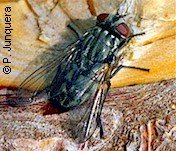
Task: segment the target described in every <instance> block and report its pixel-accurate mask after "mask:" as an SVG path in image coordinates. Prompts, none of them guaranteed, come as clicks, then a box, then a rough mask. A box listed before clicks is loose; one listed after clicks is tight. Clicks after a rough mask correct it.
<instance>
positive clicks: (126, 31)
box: [116, 23, 130, 38]
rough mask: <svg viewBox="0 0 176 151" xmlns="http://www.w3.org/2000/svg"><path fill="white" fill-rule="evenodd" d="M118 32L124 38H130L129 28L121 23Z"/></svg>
mask: <svg viewBox="0 0 176 151" xmlns="http://www.w3.org/2000/svg"><path fill="white" fill-rule="evenodd" d="M116 29H117V31H118V32H119V33H120V34H122V35H123V36H125V37H126V38H127V37H129V35H130V29H129V28H128V26H127V25H126V24H125V23H120V24H119V25H118V26H117V27H116Z"/></svg>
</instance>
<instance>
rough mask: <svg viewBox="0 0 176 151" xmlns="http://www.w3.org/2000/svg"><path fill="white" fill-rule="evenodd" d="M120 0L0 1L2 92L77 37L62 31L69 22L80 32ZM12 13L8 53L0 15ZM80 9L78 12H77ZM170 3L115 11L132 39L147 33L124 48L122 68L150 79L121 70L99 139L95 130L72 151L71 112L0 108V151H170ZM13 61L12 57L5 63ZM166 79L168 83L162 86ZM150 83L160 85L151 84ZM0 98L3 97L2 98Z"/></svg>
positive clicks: (174, 29)
mask: <svg viewBox="0 0 176 151" xmlns="http://www.w3.org/2000/svg"><path fill="white" fill-rule="evenodd" d="M120 2H121V1H120V0H119V1H116V0H102V1H99V0H87V1H85V0H79V1H77V0H58V1H50V0H48V1H40V0H35V1H30V0H28V1H24V0H1V1H0V60H3V58H8V59H9V60H10V61H11V62H12V63H11V64H10V67H11V68H12V72H11V73H10V74H4V73H3V72H2V69H3V67H4V64H3V63H2V61H0V69H1V72H0V86H6V87H8V86H12V87H18V86H19V84H20V83H21V82H22V81H23V80H24V79H25V77H27V76H28V75H29V74H30V73H32V72H33V71H35V70H36V69H37V67H38V66H40V65H42V64H43V63H44V62H47V61H48V60H49V59H50V58H52V57H53V56H55V54H56V53H57V52H56V51H55V50H56V49H57V50H63V49H64V48H65V47H66V46H67V45H68V44H70V43H72V42H73V41H75V40H76V36H75V35H74V33H73V32H72V31H70V30H69V29H68V28H67V27H66V25H67V24H68V23H71V22H74V23H75V24H76V25H77V26H78V27H79V28H81V31H82V32H84V31H86V30H87V28H89V27H90V26H92V25H93V24H94V23H95V17H94V16H96V15H98V14H100V13H104V12H106V13H107V12H108V13H112V12H113V11H114V10H115V9H117V8H118V7H119V4H120ZM6 6H10V7H11V8H13V9H12V12H11V15H12V22H11V23H12V28H13V31H12V51H11V52H7V51H6V49H2V47H3V46H4V44H5V42H4V36H5V35H4V28H5V22H4V18H5V12H4V8H5V7H6ZM78 8H79V9H78ZM174 10H175V1H174V0H170V1H166V0H160V1H157V0H152V1H149V0H142V1H140V2H139V1H137V0H134V1H131V0H127V1H126V3H123V4H121V7H120V10H119V11H120V12H121V13H122V14H123V13H126V14H127V18H126V20H127V23H128V24H129V26H130V27H131V29H132V30H133V31H134V33H139V32H143V31H145V32H146V34H145V35H143V36H139V37H136V38H135V39H133V40H132V41H131V42H130V44H129V45H127V46H126V47H125V51H126V52H127V53H126V56H125V57H124V64H126V65H129V64H130V65H135V66H138V67H145V68H149V69H150V72H149V73H146V72H142V71H136V70H132V69H122V70H121V71H120V72H119V73H118V74H117V75H116V76H115V77H114V78H113V79H112V87H122V86H125V85H133V84H137V83H150V84H142V85H136V86H130V87H123V88H114V89H111V90H110V94H109V96H108V97H107V99H106V102H105V105H104V109H103V113H102V120H103V126H104V128H105V136H106V137H105V139H100V138H99V133H98V130H97V131H96V132H95V135H94V136H93V137H92V138H91V139H90V140H89V141H88V142H87V143H85V144H81V145H80V144H79V145H78V144H75V143H74V141H73V140H72V139H71V138H70V137H68V133H69V131H68V130H67V129H66V128H65V127H66V125H67V124H68V122H69V120H70V119H69V116H68V115H69V112H66V113H61V114H58V113H59V110H58V109H53V108H52V107H51V106H50V105H48V104H47V102H46V100H43V101H42V100H36V101H37V102H39V101H41V102H40V103H37V104H35V105H29V106H26V107H18V108H13V107H10V106H7V105H2V104H3V100H4V99H5V98H3V97H2V98H1V99H0V100H1V102H0V103H1V106H0V137H1V139H0V150H3V151H5V150H10V151H13V150H22V151H29V150H32V151H38V150H44V151H54V150H68V151H70V150H84V151H87V150H96V151H97V150H106V151H111V150H112V151H113V150H119V151H120V150H125V149H126V150H132V149H133V150H140V151H144V150H158V151H168V150H171V151H174V149H175V148H176V144H175V140H176V138H175V133H176V123H175V122H176V94H175V92H176V80H175V77H176V59H175V57H176V46H175V43H176V39H175V34H176V26H175V25H176V20H175V19H176V17H175V16H176V14H175V11H174ZM10 55H11V56H10ZM165 79H171V80H167V81H162V80H165ZM155 81H162V82H158V83H154V82H155ZM5 92H6V91H5V89H2V90H1V91H0V94H4V93H5Z"/></svg>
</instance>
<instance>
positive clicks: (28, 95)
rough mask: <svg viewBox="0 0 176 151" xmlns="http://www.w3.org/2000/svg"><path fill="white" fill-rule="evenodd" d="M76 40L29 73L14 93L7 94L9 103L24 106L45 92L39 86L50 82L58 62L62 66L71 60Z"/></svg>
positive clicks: (41, 86) (75, 49)
mask: <svg viewBox="0 0 176 151" xmlns="http://www.w3.org/2000/svg"><path fill="white" fill-rule="evenodd" d="M78 42H79V41H77V42H76V43H74V44H73V45H71V46H69V47H67V49H66V50H65V51H64V52H63V53H62V54H60V53H59V54H58V55H56V56H55V57H54V58H53V59H51V60H49V61H48V62H47V63H45V64H44V65H42V66H41V67H40V68H38V69H37V70H36V71H34V72H33V73H32V74H31V75H29V76H28V77H27V78H26V79H25V80H24V81H23V82H22V83H21V85H20V86H19V87H18V89H17V90H16V92H15V94H12V95H10V94H9V95H8V94H7V100H8V102H9V104H10V105H12V106H25V105H27V104H29V103H31V102H32V99H33V98H34V97H36V96H38V95H39V94H41V93H43V92H45V90H46V89H47V88H46V89H45V90H41V88H43V85H44V84H46V83H47V85H50V84H51V82H52V80H53V79H54V77H55V75H56V73H57V68H58V66H59V65H60V64H62V66H66V65H67V64H68V63H69V62H71V60H72V57H73V56H74V55H75V52H76V51H77V48H76V44H77V43H78Z"/></svg>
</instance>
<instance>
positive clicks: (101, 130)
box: [97, 115, 104, 138]
mask: <svg viewBox="0 0 176 151" xmlns="http://www.w3.org/2000/svg"><path fill="white" fill-rule="evenodd" d="M97 125H98V127H99V128H100V138H104V130H103V125H102V123H101V117H100V115H98V117H97Z"/></svg>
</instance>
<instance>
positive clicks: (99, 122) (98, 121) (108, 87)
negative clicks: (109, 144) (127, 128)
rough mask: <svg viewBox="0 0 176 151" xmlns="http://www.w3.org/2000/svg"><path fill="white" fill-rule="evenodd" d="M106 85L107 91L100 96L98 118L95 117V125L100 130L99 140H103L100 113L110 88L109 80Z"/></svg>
mask: <svg viewBox="0 0 176 151" xmlns="http://www.w3.org/2000/svg"><path fill="white" fill-rule="evenodd" d="M106 84H107V85H106V86H107V90H106V91H104V92H103V93H102V94H101V101H100V108H99V111H98V116H97V125H98V127H99V128H100V138H104V130H103V125H102V122H101V112H102V109H103V104H104V100H105V99H106V96H107V94H108V92H109V89H110V86H111V83H110V80H107V81H106ZM103 94H104V95H103Z"/></svg>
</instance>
